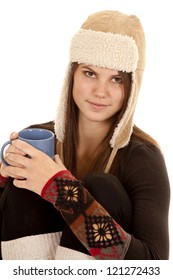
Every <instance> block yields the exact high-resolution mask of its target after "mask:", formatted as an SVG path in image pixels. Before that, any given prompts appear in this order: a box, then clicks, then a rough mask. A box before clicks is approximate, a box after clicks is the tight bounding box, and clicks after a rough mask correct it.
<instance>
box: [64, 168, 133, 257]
mask: <svg viewBox="0 0 173 280" xmlns="http://www.w3.org/2000/svg"><path fill="white" fill-rule="evenodd" d="M83 181H84V186H85V187H86V189H87V190H88V191H89V192H90V194H91V195H92V196H93V197H94V198H95V199H96V200H97V201H98V202H99V203H100V204H101V205H102V206H103V207H104V208H105V209H106V210H107V211H108V213H109V214H110V215H111V216H112V217H113V218H114V220H115V221H116V222H117V223H118V224H119V225H120V226H121V227H122V228H123V229H124V230H125V231H127V232H128V233H130V232H131V220H132V204H131V201H130V199H129V196H128V194H127V193H126V191H125V189H124V187H123V186H122V184H121V182H120V181H119V180H118V179H117V177H115V176H113V175H110V174H105V173H89V174H88V175H87V176H86V177H85V178H84V179H83ZM60 245H61V246H64V247H67V248H70V249H73V250H77V251H80V252H83V253H86V254H88V251H87V250H86V248H85V247H84V246H83V245H82V244H81V243H80V241H79V240H78V239H77V237H76V236H75V235H74V234H73V232H72V231H71V229H70V227H69V226H67V225H66V226H65V228H64V230H63V234H62V238H61V243H60Z"/></svg>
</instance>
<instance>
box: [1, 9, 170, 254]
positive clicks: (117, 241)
mask: <svg viewBox="0 0 173 280" xmlns="http://www.w3.org/2000/svg"><path fill="white" fill-rule="evenodd" d="M144 66H145V38H144V32H143V28H142V26H141V23H140V21H139V19H138V18H137V17H136V16H128V15H125V14H122V13H120V12H117V11H101V12H98V13H95V14H93V15H91V16H89V17H88V19H87V20H86V21H85V22H84V24H83V25H82V28H81V29H80V30H79V32H77V34H75V36H74V37H73V39H72V42H71V49H70V62H69V65H68V69H67V73H66V79H65V80H64V86H63V89H62V95H61V99H60V104H59V108H58V111H57V117H56V120H55V126H54V123H53V122H49V123H46V124H42V125H34V126H32V127H43V128H47V129H50V130H52V131H55V134H56V139H57V142H56V156H55V159H54V160H52V159H50V158H49V157H48V156H47V155H45V154H44V153H42V152H40V151H38V150H37V149H35V148H34V147H32V146H30V145H29V144H27V143H25V142H23V141H21V140H19V139H17V133H13V134H12V135H11V139H13V140H14V141H12V145H10V147H9V148H8V152H7V154H6V158H5V159H6V161H7V162H8V163H9V166H6V167H5V166H4V165H3V164H1V184H2V185H3V186H4V185H5V186H6V187H5V190H4V192H3V194H2V198H1V219H2V223H1V224H2V226H1V227H2V229H1V240H2V241H1V245H2V250H1V251H2V258H3V259H33V258H34V259H54V258H55V259H168V257H169V236H168V210H169V200H170V186H169V180H168V175H167V170H166V167H165V162H164V158H163V155H162V153H161V151H160V149H159V147H158V145H157V143H156V142H155V141H154V140H153V139H152V138H151V137H150V136H149V135H147V134H146V133H144V132H143V131H141V130H140V129H139V128H137V127H136V126H135V125H134V124H133V115H134V110H135V106H136V102H137V97H138V93H139V89H140V85H141V81H142V74H143V70H144ZM26 154H28V155H29V156H30V157H29V158H28V157H25V155H26ZM23 178H25V179H26V180H21V179H23ZM12 217H13V218H12ZM28 221H29V222H28ZM14 229H15V230H14ZM11 248H13V250H12V249H11ZM14 248H15V249H14Z"/></svg>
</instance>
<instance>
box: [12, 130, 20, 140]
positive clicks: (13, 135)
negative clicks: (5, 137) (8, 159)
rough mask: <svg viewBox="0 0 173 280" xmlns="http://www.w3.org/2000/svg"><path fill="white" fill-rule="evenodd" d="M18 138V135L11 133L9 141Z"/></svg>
mask: <svg viewBox="0 0 173 280" xmlns="http://www.w3.org/2000/svg"><path fill="white" fill-rule="evenodd" d="M17 138H18V133H17V132H12V133H11V134H10V140H14V139H17Z"/></svg>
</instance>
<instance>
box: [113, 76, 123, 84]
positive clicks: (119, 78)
mask: <svg viewBox="0 0 173 280" xmlns="http://www.w3.org/2000/svg"><path fill="white" fill-rule="evenodd" d="M112 81H113V82H114V83H116V84H122V83H123V80H122V78H121V77H120V76H115V77H113V78H112Z"/></svg>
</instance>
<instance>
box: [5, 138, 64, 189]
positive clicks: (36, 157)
mask: <svg viewBox="0 0 173 280" xmlns="http://www.w3.org/2000/svg"><path fill="white" fill-rule="evenodd" d="M11 146H12V147H11V150H13V151H20V153H11V152H10V153H8V155H7V159H8V162H9V163H10V165H9V166H6V167H5V172H6V174H7V175H8V176H10V177H12V178H14V181H13V184H14V185H15V186H16V187H19V188H25V189H28V190H31V191H33V192H35V193H37V194H39V195H40V194H41V191H42V189H43V187H44V185H45V184H46V183H47V181H48V180H49V179H50V178H51V177H52V176H53V175H55V174H56V173H58V172H59V171H62V170H65V169H66V168H65V166H64V165H63V163H62V161H61V160H60V158H59V156H58V155H56V156H55V161H54V160H53V159H51V158H50V157H49V156H48V155H46V154H45V153H43V152H41V151H39V150H38V149H36V148H35V147H33V146H31V145H29V144H28V143H26V142H24V141H21V140H19V139H16V140H13V141H12V145H11ZM22 153H23V154H22ZM24 155H29V156H30V157H26V156H24ZM23 178H25V179H24V180H21V179H23Z"/></svg>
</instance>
